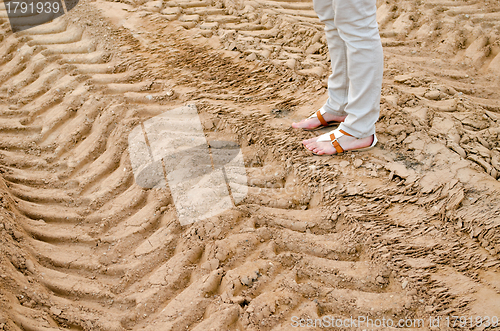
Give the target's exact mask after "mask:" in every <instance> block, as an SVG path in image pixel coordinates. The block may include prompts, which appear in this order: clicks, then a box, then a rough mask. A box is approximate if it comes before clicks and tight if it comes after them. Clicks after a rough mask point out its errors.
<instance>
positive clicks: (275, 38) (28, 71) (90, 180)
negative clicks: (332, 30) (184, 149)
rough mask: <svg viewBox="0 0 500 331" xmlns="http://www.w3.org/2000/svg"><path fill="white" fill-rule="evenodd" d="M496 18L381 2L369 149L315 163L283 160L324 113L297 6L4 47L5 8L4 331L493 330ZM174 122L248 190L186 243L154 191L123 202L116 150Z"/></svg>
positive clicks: (124, 151)
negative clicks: (329, 326) (341, 322)
mask: <svg viewBox="0 0 500 331" xmlns="http://www.w3.org/2000/svg"><path fill="white" fill-rule="evenodd" d="M499 12H500V3H499V2H498V1H485V0H478V1H430V0H427V1H416V0H408V1H403V2H400V1H394V0H387V1H384V2H382V1H379V3H378V12H377V17H378V21H379V25H380V32H381V36H382V42H383V46H384V57H385V72H384V83H383V91H382V100H381V116H380V120H379V122H378V123H377V132H378V137H379V140H380V143H379V144H378V145H377V147H376V148H375V149H373V150H371V151H369V152H365V153H359V154H345V155H342V156H336V157H319V156H313V155H311V154H309V153H308V152H307V151H306V150H305V149H304V148H303V147H302V146H301V144H300V142H301V140H303V139H305V138H309V137H313V136H314V135H315V134H318V132H304V131H300V130H294V129H291V128H290V124H291V122H293V121H297V120H300V119H302V118H304V117H306V116H309V115H310V114H311V113H312V112H314V111H315V110H317V109H318V108H319V107H320V106H321V105H322V104H323V102H324V101H325V98H326V77H327V75H328V72H329V63H328V60H329V58H328V57H329V55H328V52H327V48H326V44H325V37H324V34H323V30H322V25H321V24H320V22H319V21H318V19H317V17H316V16H315V14H314V11H313V8H312V2H310V1H302V2H301V1H290V2H287V1H262V0H249V1H247V0H242V1H239V0H238V1H233V0H213V1H181V0H172V1H163V2H162V1H150V2H145V1H129V0H122V1H115V2H110V1H103V0H97V1H85V0H84V1H81V2H80V3H79V4H78V6H76V7H75V8H74V9H73V10H71V11H70V12H69V13H68V14H66V15H64V16H61V17H59V18H57V19H56V20H54V21H52V22H50V23H46V24H43V25H39V26H37V27H33V28H31V29H26V30H24V31H21V32H16V33H12V32H11V30H10V25H9V23H8V20H7V18H6V15H5V10H4V9H2V10H1V11H0V13H1V14H2V16H1V17H3V18H1V19H0V20H1V21H0V117H1V120H0V174H1V178H0V194H1V195H0V240H1V245H0V249H1V254H0V330H1V329H3V330H44V331H47V330H162V331H164V330H175V331H177V330H291V329H296V328H294V327H293V326H294V323H298V322H297V321H301V319H303V320H302V322H303V324H302V325H307V323H306V322H307V319H311V321H312V320H314V319H322V318H323V321H324V320H325V319H324V318H325V317H331V318H343V319H344V318H350V317H352V318H354V319H358V318H359V317H365V318H371V319H375V320H376V319H378V320H382V319H383V318H384V319H386V320H387V319H392V320H393V321H395V323H397V322H398V321H399V319H403V320H404V321H405V320H406V319H408V320H410V321H413V320H418V319H423V320H424V321H425V325H423V326H422V327H420V328H418V327H416V328H415V329H419V330H424V329H430V327H431V325H430V321H435V319H436V318H438V317H439V318H441V320H440V321H441V324H440V325H439V326H438V327H437V326H436V325H435V323H434V326H435V328H434V329H447V327H448V326H447V325H446V322H445V321H446V317H449V318H451V316H452V315H457V316H463V317H464V318H467V323H468V324H467V328H469V329H473V328H474V327H476V326H477V329H483V328H484V327H485V326H487V325H486V322H485V320H486V316H488V317H489V318H490V320H491V319H492V318H493V317H500V273H499V271H498V268H499V264H500V261H499V257H500V255H499V253H500V204H499V203H498V201H499V191H500V183H499V181H498V179H499V177H500V145H499V134H500V88H499V86H500V79H499V76H500V15H499ZM186 105H194V106H195V107H196V109H197V112H198V115H199V118H200V123H201V126H202V129H203V133H204V135H205V136H206V138H207V141H233V142H235V143H237V146H239V147H240V148H241V153H242V156H243V161H242V162H244V167H245V170H246V175H247V178H248V180H247V183H244V185H246V187H245V189H244V190H243V192H245V197H244V199H243V200H242V201H238V202H237V203H236V206H234V207H232V208H227V209H225V210H223V211H222V212H220V213H219V214H217V215H212V216H210V217H208V218H206V219H203V220H199V221H197V222H194V223H192V224H185V225H181V223H180V222H179V217H178V211H177V210H176V204H175V199H176V196H173V195H175V194H172V193H171V191H170V189H169V188H168V185H167V184H168V183H166V182H165V181H163V182H162V183H163V184H162V185H163V186H161V185H160V186H157V187H153V188H144V187H141V186H140V185H138V184H137V183H136V178H135V177H134V171H133V168H132V163H131V157H133V156H131V155H130V153H129V135H130V134H131V132H132V131H133V130H134V128H136V127H138V126H139V127H140V126H141V123H142V125H144V123H148V122H147V121H148V120H150V119H152V118H155V117H156V116H160V115H162V114H165V112H168V111H169V110H173V109H178V108H179V107H182V106H186ZM320 133H322V132H320ZM205 150H206V149H205ZM172 192H173V193H175V192H174V191H172ZM233 200H234V199H233ZM233 202H234V201H233ZM477 317H481V318H482V320H483V321H484V322H483V324H482V325H479V324H477V325H476V324H475V323H476V321H477V320H476V318H477ZM471 318H472V319H471ZM493 320H494V319H493ZM471 321H472V322H471ZM452 322H453V320H451V322H450V323H452ZM304 323H305V324H304ZM470 323H473V325H472V327H471V324H470ZM458 324H459V322H457V325H458ZM295 326H296V324H295ZM363 328H369V329H370V328H371V327H370V326H369V325H368V326H366V325H359V326H356V327H350V328H349V327H346V329H363ZM373 328H376V327H373ZM299 329H306V330H321V329H325V328H321V327H319V325H318V324H317V325H316V327H312V326H309V327H307V328H299ZM378 329H381V328H378Z"/></svg>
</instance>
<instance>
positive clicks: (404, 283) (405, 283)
mask: <svg viewBox="0 0 500 331" xmlns="http://www.w3.org/2000/svg"><path fill="white" fill-rule="evenodd" d="M406 286H408V281H407V280H406V279H405V280H404V281H403V283H402V284H401V287H402V288H403V290H404V289H405V288H406Z"/></svg>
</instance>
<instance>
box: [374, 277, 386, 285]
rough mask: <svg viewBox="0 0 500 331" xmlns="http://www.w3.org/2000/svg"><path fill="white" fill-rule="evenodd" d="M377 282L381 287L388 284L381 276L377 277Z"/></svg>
mask: <svg viewBox="0 0 500 331" xmlns="http://www.w3.org/2000/svg"><path fill="white" fill-rule="evenodd" d="M375 281H376V282H377V283H378V284H381V285H382V284H385V283H387V280H386V279H385V278H384V277H382V276H380V275H379V276H377V278H375Z"/></svg>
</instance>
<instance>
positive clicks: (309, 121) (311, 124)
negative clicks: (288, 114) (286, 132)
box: [292, 113, 347, 130]
mask: <svg viewBox="0 0 500 331" xmlns="http://www.w3.org/2000/svg"><path fill="white" fill-rule="evenodd" d="M346 117H347V115H345V116H338V115H335V114H330V113H324V114H323V118H324V119H325V121H327V122H343V121H344V120H345V118H346ZM320 126H322V124H321V122H320V120H319V119H318V118H317V117H311V118H306V119H303V120H302V121H300V122H293V123H292V128H294V129H304V130H314V129H316V128H318V127H320Z"/></svg>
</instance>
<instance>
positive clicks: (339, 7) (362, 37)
mask: <svg viewBox="0 0 500 331" xmlns="http://www.w3.org/2000/svg"><path fill="white" fill-rule="evenodd" d="M320 1H323V0H320ZM330 1H331V2H332V8H333V9H332V11H333V13H334V18H333V21H335V27H336V31H337V33H338V36H339V37H340V38H341V39H342V41H343V42H344V45H345V54H346V63H347V68H346V72H347V77H348V78H347V79H348V80H347V81H348V88H347V91H348V93H347V104H346V106H345V108H344V111H345V112H346V113H347V117H346V118H345V120H344V122H343V123H341V124H340V126H339V129H342V130H343V131H345V132H347V133H349V134H350V135H352V136H347V135H345V136H342V137H340V138H339V140H338V142H339V143H340V145H341V146H342V147H343V148H344V150H349V149H358V148H362V147H367V146H370V145H371V144H372V142H373V139H374V134H375V123H376V122H377V120H378V117H379V113H380V93H381V88H382V74H383V60H384V57H383V51H382V44H381V42H380V35H379V32H378V25H377V20H376V1H375V0H330ZM325 9H326V7H325ZM331 56H332V57H333V56H334V54H331ZM332 63H333V58H332ZM329 101H330V98H329ZM303 143H304V145H306V147H307V148H308V149H310V150H312V151H314V152H316V153H318V154H335V152H336V151H335V148H333V146H332V145H331V144H330V143H329V142H316V138H313V139H308V140H305V141H304V142H303Z"/></svg>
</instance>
